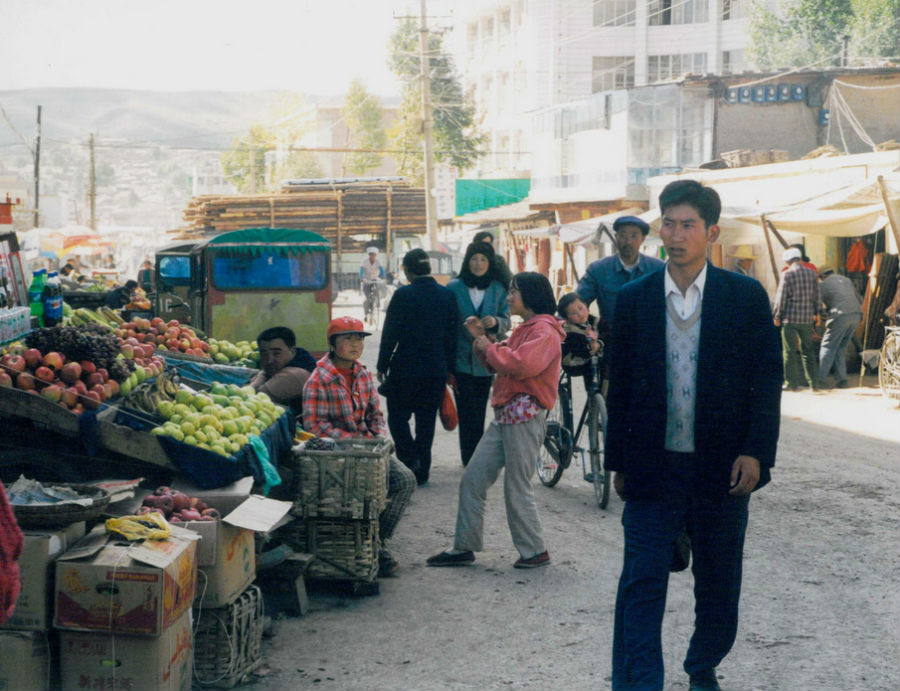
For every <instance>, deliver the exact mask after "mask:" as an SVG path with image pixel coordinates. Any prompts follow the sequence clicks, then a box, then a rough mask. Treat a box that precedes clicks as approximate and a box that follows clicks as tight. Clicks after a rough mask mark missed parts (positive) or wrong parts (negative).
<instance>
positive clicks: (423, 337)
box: [378, 249, 459, 485]
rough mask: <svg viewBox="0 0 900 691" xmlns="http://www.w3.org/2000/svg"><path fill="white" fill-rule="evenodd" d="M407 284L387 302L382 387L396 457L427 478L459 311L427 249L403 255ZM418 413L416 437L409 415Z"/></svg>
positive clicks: (453, 362) (453, 356) (380, 360)
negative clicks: (433, 268)
mask: <svg viewBox="0 0 900 691" xmlns="http://www.w3.org/2000/svg"><path fill="white" fill-rule="evenodd" d="M403 270H404V272H405V273H406V277H407V279H408V280H409V285H405V286H403V287H401V288H398V289H397V292H395V293H394V296H393V297H392V298H391V302H390V304H388V308H387V314H386V315H385V319H384V330H383V331H382V334H381V347H380V349H379V351H378V380H379V381H381V382H383V385H382V387H381V388H379V393H381V394H382V395H384V396H385V397H386V398H387V412H388V420H387V422H388V428H389V429H390V430H391V437H392V438H393V440H394V446H395V447H396V449H397V458H399V459H400V461H402V462H403V463H404V464H405V465H406V466H407V467H408V468H409V469H410V470H412V471H413V472H414V473H415V474H416V480H417V481H418V484H420V485H424V484H425V483H426V482H428V475H429V473H430V471H431V443H432V441H433V440H434V426H435V421H436V415H437V410H438V407H439V406H440V403H441V397H442V396H443V395H444V387H445V386H446V383H447V379H448V377H449V375H451V374H453V373H454V371H455V370H456V334H457V329H458V328H459V326H458V325H459V313H458V312H457V309H456V297H455V296H454V295H453V293H452V292H451V291H450V290H449V289H447V288H445V287H444V286H442V285H440V284H439V283H438V282H437V281H435V280H434V278H433V277H432V276H431V275H430V274H431V263H430V261H429V259H428V255H427V254H426V253H425V251H424V250H421V249H414V250H410V251H409V252H407V253H406V254H405V255H404V257H403ZM413 415H414V416H415V420H416V422H415V426H416V427H415V429H416V431H415V438H413V435H412V433H411V432H410V429H409V419H410V417H411V416H413Z"/></svg>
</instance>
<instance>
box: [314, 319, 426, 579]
mask: <svg viewBox="0 0 900 691" xmlns="http://www.w3.org/2000/svg"><path fill="white" fill-rule="evenodd" d="M327 333H328V345H329V347H330V348H331V350H330V352H329V353H328V354H327V355H326V356H325V357H323V358H322V359H321V360H319V362H318V363H316V369H315V371H313V373H312V374H311V375H310V377H309V379H307V380H306V384H305V385H304V387H303V428H304V429H305V430H306V431H307V432H311V433H313V434H315V435H316V436H317V437H330V438H332V439H348V438H352V437H367V438H370V439H371V438H374V437H384V436H385V435H386V433H387V425H386V424H385V421H384V414H383V413H382V412H381V408H380V407H379V405H378V392H377V391H376V389H375V381H374V379H373V378H372V374H371V372H369V370H367V369H366V368H365V367H363V366H362V365H361V364H360V363H359V358H360V356H361V355H362V353H363V343H364V339H365V337H366V336H369V335H371V334H370V333H369V332H368V331H365V329H364V328H363V323H362V322H361V321H360V320H359V319H354V318H352V317H338V318H337V319H332V320H331V322H329V324H328V332H327ZM415 489H416V476H415V475H414V474H413V472H412V471H411V470H410V469H409V468H407V467H406V466H405V465H403V464H402V463H401V462H400V461H398V460H397V458H396V457H395V456H394V455H393V454H392V455H391V461H390V468H389V470H388V498H389V499H390V500H391V501H389V502H388V506H387V508H386V509H385V510H384V511H382V512H381V515H380V516H379V517H378V523H379V533H380V537H381V543H382V549H380V550H379V552H378V575H379V576H381V577H384V576H388V575H390V574H391V573H393V571H394V570H395V569H396V568H397V560H396V559H394V558H393V557H392V556H391V554H390V553H389V552H388V551H387V549H385V548H384V547H383V545H384V543H385V542H386V541H387V540H388V539H390V537H391V536H392V535H393V534H394V529H395V528H396V527H397V523H398V522H399V520H400V515H401V514H402V513H403V510H404V509H405V508H406V505H407V504H408V503H409V500H410V498H411V497H412V493H413V492H414V491H415Z"/></svg>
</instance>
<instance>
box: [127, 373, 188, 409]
mask: <svg viewBox="0 0 900 691" xmlns="http://www.w3.org/2000/svg"><path fill="white" fill-rule="evenodd" d="M177 393H178V382H177V381H175V379H174V378H173V377H172V376H171V375H168V374H166V373H165V372H162V373H161V374H158V375H157V376H156V378H155V379H154V380H153V381H148V382H144V383H143V384H140V385H139V386H137V387H135V388H134V389H132V390H131V391H130V392H129V393H128V394H127V395H126V396H125V399H124V401H125V405H127V406H128V407H129V408H132V409H133V410H139V411H141V412H142V413H149V414H151V415H156V413H157V409H158V408H159V404H160V403H162V402H163V401H171V402H174V401H175V394H177Z"/></svg>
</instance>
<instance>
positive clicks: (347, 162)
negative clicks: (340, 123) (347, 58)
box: [341, 79, 387, 175]
mask: <svg viewBox="0 0 900 691" xmlns="http://www.w3.org/2000/svg"><path fill="white" fill-rule="evenodd" d="M341 117H342V118H343V119H344V122H345V123H346V125H347V142H346V148H348V149H374V150H378V149H384V146H385V143H386V141H387V135H386V134H385V131H384V127H383V125H382V120H383V118H384V111H383V110H382V108H381V104H380V103H379V101H378V99H377V98H376V97H375V96H374V95H373V94H370V93H368V92H367V91H366V88H365V86H364V85H363V83H362V82H361V81H360V80H359V79H354V80H353V81H352V82H350V87H349V88H348V90H347V93H346V95H345V96H344V106H343V108H342V109H341ZM382 158H383V156H382V155H381V154H380V153H376V152H375V151H356V152H352V153H347V154H346V155H345V156H344V162H343V166H342V167H343V171H344V174H347V173H350V174H352V175H365V174H366V173H367V172H369V171H370V170H372V169H374V168H377V167H378V166H379V165H381V161H382Z"/></svg>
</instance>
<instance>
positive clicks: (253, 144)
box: [221, 95, 322, 194]
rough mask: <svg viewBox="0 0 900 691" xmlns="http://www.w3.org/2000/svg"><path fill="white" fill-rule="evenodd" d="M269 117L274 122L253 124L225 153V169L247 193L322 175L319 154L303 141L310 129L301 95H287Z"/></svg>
mask: <svg viewBox="0 0 900 691" xmlns="http://www.w3.org/2000/svg"><path fill="white" fill-rule="evenodd" d="M269 120H270V123H271V124H266V125H262V124H255V125H253V126H251V127H250V131H249V132H248V133H247V134H245V135H243V136H241V137H237V138H235V140H234V142H233V144H232V148H231V149H230V150H229V151H226V152H225V153H223V154H222V158H221V161H222V170H223V171H224V172H225V176H226V177H227V178H228V179H229V180H230V181H231V183H232V184H233V185H234V186H235V187H236V188H237V189H238V190H239V191H240V192H243V193H245V194H247V193H250V192H252V191H253V190H256V191H257V192H274V191H277V190H278V189H279V188H280V187H281V181H282V180H284V179H287V178H306V177H322V167H321V165H320V164H319V162H318V160H317V159H316V157H315V154H314V153H313V152H312V151H308V150H305V149H304V148H303V146H302V144H301V143H302V139H303V136H304V135H305V134H306V132H307V131H308V129H309V113H308V110H307V109H306V108H305V106H304V105H303V102H302V100H301V98H300V97H299V96H297V95H291V96H287V97H285V98H283V99H282V100H281V101H280V102H279V103H278V105H276V106H275V107H274V108H273V109H272V111H271V112H270V114H269Z"/></svg>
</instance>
